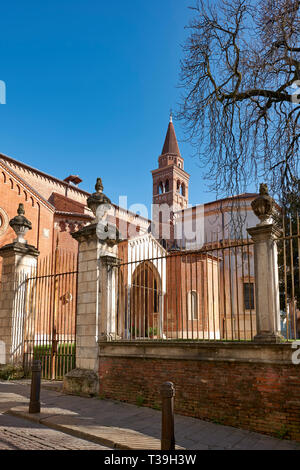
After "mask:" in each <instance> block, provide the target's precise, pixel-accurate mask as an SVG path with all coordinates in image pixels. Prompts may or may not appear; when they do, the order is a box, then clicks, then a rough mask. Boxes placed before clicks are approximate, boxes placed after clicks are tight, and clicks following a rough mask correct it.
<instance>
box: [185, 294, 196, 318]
mask: <svg viewBox="0 0 300 470" xmlns="http://www.w3.org/2000/svg"><path fill="white" fill-rule="evenodd" d="M187 310H188V319H189V320H197V319H198V294H197V292H196V291H194V290H192V291H190V292H188V295H187Z"/></svg>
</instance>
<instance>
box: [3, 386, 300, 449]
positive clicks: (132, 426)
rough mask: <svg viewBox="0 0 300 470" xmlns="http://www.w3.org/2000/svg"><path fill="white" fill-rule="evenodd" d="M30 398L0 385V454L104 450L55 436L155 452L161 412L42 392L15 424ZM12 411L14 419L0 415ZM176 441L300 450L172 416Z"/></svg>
mask: <svg viewBox="0 0 300 470" xmlns="http://www.w3.org/2000/svg"><path fill="white" fill-rule="evenodd" d="M54 385H55V384H54ZM45 386H47V384H44V385H43V387H45ZM29 394H30V387H29V382H27V383H26V382H23V383H20V382H14V383H12V382H0V435H1V440H0V448H5V447H3V446H6V445H19V446H25V448H28V449H31V448H33V447H31V446H37V447H35V448H37V449H40V448H41V447H40V446H45V448H49V447H50V448H55V449H58V448H61V447H58V446H63V447H64V448H70V449H71V448H72V449H82V448H85V449H87V448H89V449H92V448H98V449H101V448H102V449H104V447H102V446H98V447H95V445H94V444H92V443H88V442H86V441H82V439H77V438H74V437H70V436H68V435H67V434H62V433H61V432H58V431H63V432H64V433H69V434H71V435H72V436H74V435H75V436H77V437H78V438H79V437H80V438H85V439H87V440H88V439H90V440H91V441H93V442H98V443H99V444H103V445H105V446H109V447H110V448H113V447H115V448H119V449H120V448H121V449H126V448H127V449H128V448H130V449H148V450H149V449H159V448H160V447H159V445H160V432H161V412H160V411H157V410H153V409H149V408H143V407H137V406H134V405H129V404H126V403H119V402H114V401H109V400H100V399H98V398H83V397H78V396H69V395H63V394H62V393H60V392H58V391H53V390H48V389H45V388H42V390H41V401H42V413H41V414H39V415H30V416H27V417H29V418H30V419H36V422H34V423H30V422H29V421H23V420H20V419H19V417H20V415H22V414H23V415H24V416H25V415H26V413H27V411H28V397H29ZM24 405H25V406H24ZM14 407H15V408H14ZM12 408H14V413H15V414H16V415H17V416H18V418H15V417H11V416H7V415H4V414H1V412H2V413H4V412H5V411H8V410H10V409H12ZM16 420H17V421H16ZM41 423H42V424H43V425H44V426H43V425H42V424H41ZM45 426H47V428H51V429H47V428H46V427H45ZM175 436H176V444H177V445H178V446H180V447H181V448H184V449H188V450H219V449H220V450H221V449H225V450H229V449H232V450H300V444H299V443H296V442H293V441H288V440H280V439H275V438H272V437H269V436H264V435H262V434H258V433H255V432H251V431H247V430H242V429H236V428H233V427H230V426H222V425H219V424H215V423H211V422H206V421H202V420H199V419H195V418H188V417H185V416H179V415H175ZM9 440H10V442H11V444H9V443H8V441H9ZM16 442H17V444H16ZM1 446H2V447H1ZM46 446H48V447H46ZM83 446H84V447H83ZM18 448H21V447H18ZM22 448H23V447H22Z"/></svg>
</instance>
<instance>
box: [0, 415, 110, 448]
mask: <svg viewBox="0 0 300 470" xmlns="http://www.w3.org/2000/svg"><path fill="white" fill-rule="evenodd" d="M105 449H108V447H104V446H102V445H100V444H94V443H92V442H88V441H85V440H83V439H78V438H76V437H72V436H69V435H68V434H64V433H62V432H59V431H55V430H52V429H49V428H47V427H45V426H43V425H41V424H38V423H32V422H30V421H27V420H24V419H20V418H17V417H15V416H9V415H4V414H0V450H105Z"/></svg>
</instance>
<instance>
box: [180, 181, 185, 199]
mask: <svg viewBox="0 0 300 470" xmlns="http://www.w3.org/2000/svg"><path fill="white" fill-rule="evenodd" d="M180 194H181V195H182V196H185V184H184V183H182V185H181V191H180Z"/></svg>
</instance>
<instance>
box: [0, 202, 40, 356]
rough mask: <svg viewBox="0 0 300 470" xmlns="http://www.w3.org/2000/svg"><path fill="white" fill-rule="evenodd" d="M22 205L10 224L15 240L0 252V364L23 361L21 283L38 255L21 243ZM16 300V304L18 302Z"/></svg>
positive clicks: (27, 226) (26, 223)
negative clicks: (0, 260) (0, 271)
mask: <svg viewBox="0 0 300 470" xmlns="http://www.w3.org/2000/svg"><path fill="white" fill-rule="evenodd" d="M24 214H25V211H24V207H23V204H20V205H19V208H18V215H17V216H16V217H14V218H13V219H12V220H11V221H10V222H9V224H10V226H11V227H12V228H13V229H14V231H15V233H16V234H17V238H16V240H14V242H13V243H10V244H9V245H5V246H3V247H2V248H0V256H1V257H2V258H3V264H2V279H1V281H2V282H1V290H0V348H1V357H0V363H4V364H12V363H14V364H17V363H21V362H22V360H23V314H24V300H25V299H24V295H23V294H24V292H23V294H22V292H21V291H25V284H24V281H25V279H26V277H28V276H29V275H30V274H31V273H33V272H34V271H35V268H36V265H37V258H38V256H39V251H38V250H37V249H36V248H35V247H34V246H32V245H29V244H28V243H27V241H26V240H25V239H24V235H25V234H26V232H27V231H28V230H31V229H32V226H31V222H30V221H29V220H27V219H26V217H25V216H24ZM18 299H19V301H18Z"/></svg>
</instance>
